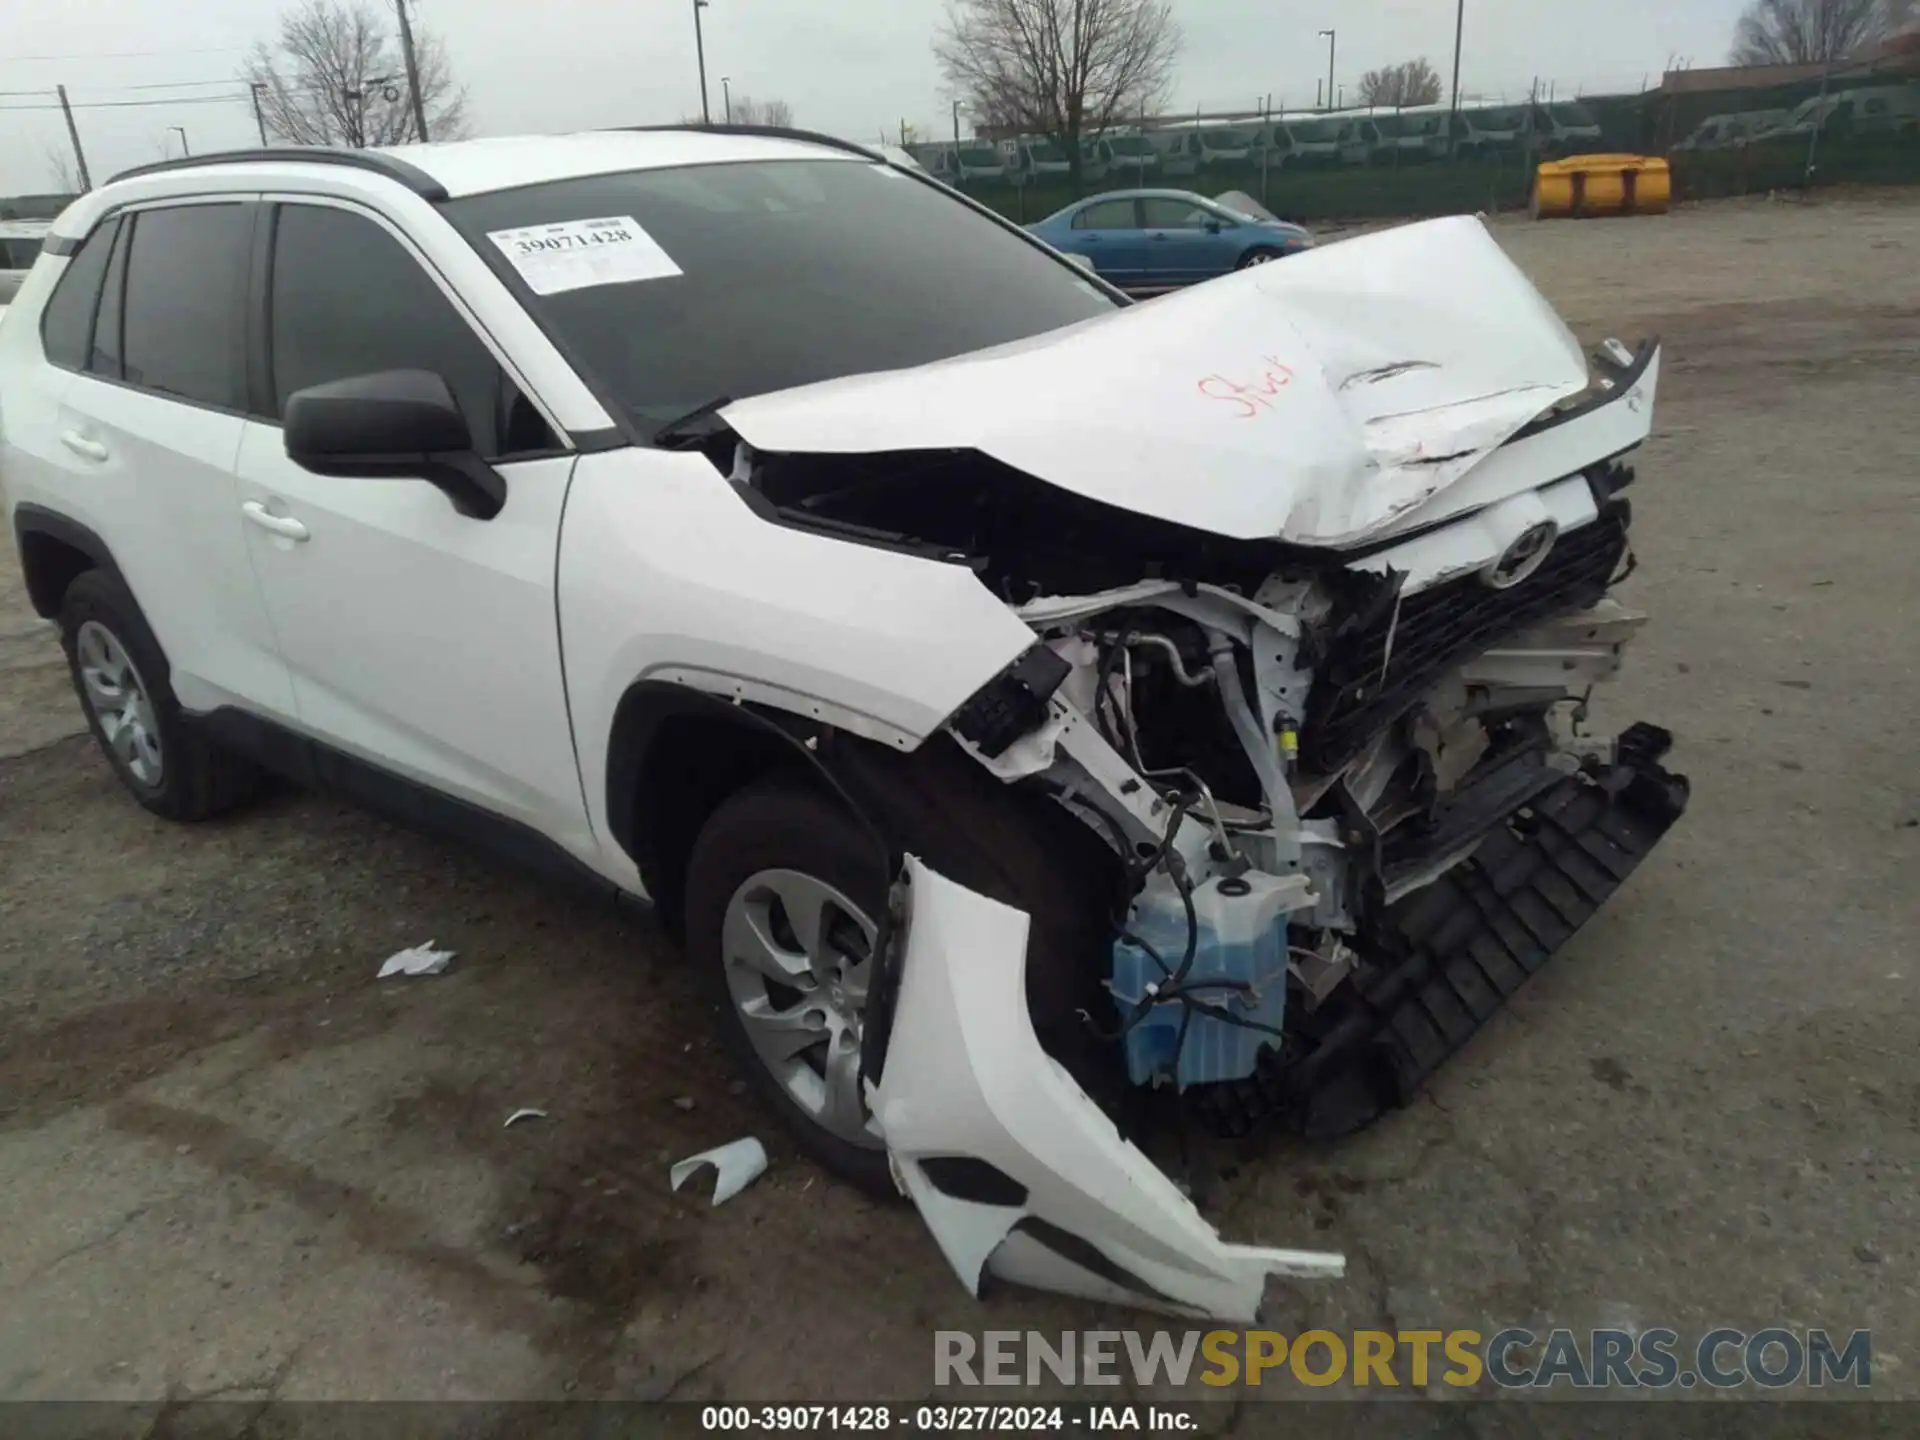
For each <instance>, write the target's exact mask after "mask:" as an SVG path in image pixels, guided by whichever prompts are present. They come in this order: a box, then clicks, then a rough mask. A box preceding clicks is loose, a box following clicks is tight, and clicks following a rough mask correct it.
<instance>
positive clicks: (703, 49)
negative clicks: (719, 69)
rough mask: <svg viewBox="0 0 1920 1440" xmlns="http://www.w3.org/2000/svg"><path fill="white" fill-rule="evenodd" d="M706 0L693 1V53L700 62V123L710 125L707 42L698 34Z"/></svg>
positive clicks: (711, 121)
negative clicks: (701, 13)
mask: <svg viewBox="0 0 1920 1440" xmlns="http://www.w3.org/2000/svg"><path fill="white" fill-rule="evenodd" d="M706 8H707V0H693V53H694V55H695V56H696V57H698V59H699V61H700V123H701V124H702V125H711V124H712V123H713V115H712V114H711V113H710V112H709V111H708V109H707V42H706V38H705V37H704V36H703V35H701V33H700V12H701V11H702V10H704V9H706Z"/></svg>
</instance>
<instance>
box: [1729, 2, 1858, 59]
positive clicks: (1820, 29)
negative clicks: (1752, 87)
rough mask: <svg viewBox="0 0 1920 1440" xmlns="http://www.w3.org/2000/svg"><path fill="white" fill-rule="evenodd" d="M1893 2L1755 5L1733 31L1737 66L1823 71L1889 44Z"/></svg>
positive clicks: (1734, 56)
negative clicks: (1832, 63)
mask: <svg viewBox="0 0 1920 1440" xmlns="http://www.w3.org/2000/svg"><path fill="white" fill-rule="evenodd" d="M1894 8H1895V7H1894V6H1893V5H1892V4H1889V3H1887V0H1753V3H1752V4H1751V5H1749V6H1748V7H1747V10H1746V13H1745V14H1743V15H1742V16H1741V17H1740V23H1739V24H1738V25H1736V26H1735V27H1734V30H1733V54H1732V59H1733V63H1734V64H1736V65H1823V64H1826V63H1828V62H1829V61H1833V60H1844V59H1845V58H1846V57H1847V56H1849V55H1854V54H1857V53H1858V52H1859V51H1861V50H1863V49H1865V48H1866V47H1867V46H1869V45H1872V44H1874V43H1875V42H1876V41H1879V40H1883V39H1885V38H1886V35H1887V33H1888V29H1889V26H1890V24H1891V21H1892V18H1893V12H1894Z"/></svg>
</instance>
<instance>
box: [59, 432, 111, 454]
mask: <svg viewBox="0 0 1920 1440" xmlns="http://www.w3.org/2000/svg"><path fill="white" fill-rule="evenodd" d="M60 443H61V444H62V445H64V446H66V447H67V449H69V450H71V451H72V452H73V453H74V454H76V455H81V456H84V457H85V458H87V459H88V460H104V459H106V458H107V447H106V446H104V445H102V444H101V443H100V442H99V441H98V440H89V439H87V437H86V436H84V435H82V434H81V433H80V432H79V431H78V430H62V431H61V432H60Z"/></svg>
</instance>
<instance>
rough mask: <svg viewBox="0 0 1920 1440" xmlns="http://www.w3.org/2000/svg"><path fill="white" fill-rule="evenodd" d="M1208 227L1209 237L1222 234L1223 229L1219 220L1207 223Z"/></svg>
mask: <svg viewBox="0 0 1920 1440" xmlns="http://www.w3.org/2000/svg"><path fill="white" fill-rule="evenodd" d="M1206 227H1207V233H1208V234H1209V235H1218V234H1219V233H1220V228H1221V227H1220V222H1219V221H1218V220H1209V221H1207V222H1206Z"/></svg>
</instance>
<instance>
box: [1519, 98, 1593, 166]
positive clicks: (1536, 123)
mask: <svg viewBox="0 0 1920 1440" xmlns="http://www.w3.org/2000/svg"><path fill="white" fill-rule="evenodd" d="M1599 143H1600V122H1599V121H1598V120H1597V119H1595V118H1594V114H1593V112H1592V111H1591V110H1589V109H1587V107H1586V106H1584V105H1582V104H1581V103H1580V102H1579V101H1578V100H1555V101H1554V102H1553V103H1552V104H1548V103H1546V102H1545V101H1539V102H1536V103H1535V104H1534V105H1533V107H1532V114H1531V116H1530V118H1529V122H1528V146H1529V148H1530V149H1532V150H1533V151H1534V152H1535V153H1536V154H1539V155H1542V156H1547V157H1552V156H1556V155H1579V154H1583V153H1587V152H1591V151H1592V149H1593V147H1594V146H1596V145H1598V144H1599Z"/></svg>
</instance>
